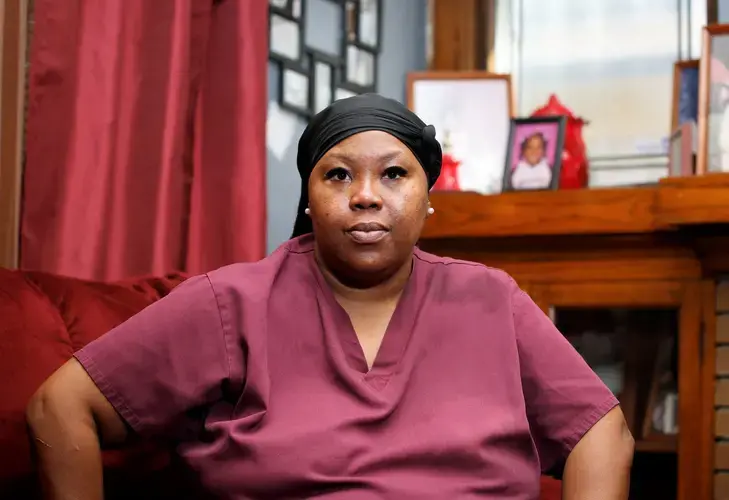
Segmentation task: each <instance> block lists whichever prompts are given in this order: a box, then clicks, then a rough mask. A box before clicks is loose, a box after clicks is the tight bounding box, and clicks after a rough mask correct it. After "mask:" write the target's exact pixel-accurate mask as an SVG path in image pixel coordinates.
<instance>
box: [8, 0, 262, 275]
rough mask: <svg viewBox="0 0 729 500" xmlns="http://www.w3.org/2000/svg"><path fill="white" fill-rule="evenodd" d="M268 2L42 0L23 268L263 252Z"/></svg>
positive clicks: (147, 267)
mask: <svg viewBox="0 0 729 500" xmlns="http://www.w3.org/2000/svg"><path fill="white" fill-rule="evenodd" d="M267 12H268V11H267V3H266V2H265V1H264V0H245V1H243V0H222V1H214V0H63V1H61V0H36V1H35V9H34V21H35V23H34V27H33V39H32V43H31V57H30V74H29V86H30V88H29V107H28V121H27V130H26V164H25V171H24V192H23V217H22V230H21V266H22V267H23V268H26V269H28V268H30V269H37V270H44V271H49V272H54V273H59V274H64V275H68V276H75V277H80V278H90V279H99V280H113V279H118V278H122V277H128V276H133V275H141V274H150V273H151V274H161V273H165V272H169V271H177V270H182V271H187V272H191V273H198V272H204V271H207V270H211V269H213V268H216V267H219V266H221V265H225V264H229V263H232V262H236V261H250V260H256V259H259V258H261V257H263V256H264V254H265V227H266V214H265V192H266V187H265V182H266V177H265V169H266V152H265V135H264V134H265V119H266V116H265V114H266V103H267V84H266V78H267V57H268V36H267V26H268V21H267V15H268V14H267Z"/></svg>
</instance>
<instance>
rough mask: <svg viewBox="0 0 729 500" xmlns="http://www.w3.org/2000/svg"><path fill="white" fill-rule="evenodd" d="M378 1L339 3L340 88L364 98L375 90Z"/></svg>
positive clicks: (379, 20) (380, 7)
mask: <svg viewBox="0 0 729 500" xmlns="http://www.w3.org/2000/svg"><path fill="white" fill-rule="evenodd" d="M383 7H384V6H383V2H382V0H343V9H342V27H343V30H344V33H343V36H342V49H341V51H342V58H343V61H342V74H341V79H340V83H342V84H343V85H341V86H340V88H342V89H344V90H346V91H349V92H354V93H355V94H364V93H367V92H374V91H375V89H376V87H377V73H378V68H377V61H378V56H379V53H380V50H381V43H380V39H381V38H382V17H383Z"/></svg>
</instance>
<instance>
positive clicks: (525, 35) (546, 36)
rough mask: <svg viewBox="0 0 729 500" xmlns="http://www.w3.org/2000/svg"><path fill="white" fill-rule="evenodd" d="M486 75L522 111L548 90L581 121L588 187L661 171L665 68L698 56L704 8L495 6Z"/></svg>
mask: <svg viewBox="0 0 729 500" xmlns="http://www.w3.org/2000/svg"><path fill="white" fill-rule="evenodd" d="M496 9H497V11H496V39H495V47H494V69H495V71H497V72H499V73H511V74H512V78H513V85H514V87H513V88H514V92H515V95H516V101H517V111H518V113H519V114H520V115H529V114H531V112H532V111H533V110H534V109H536V108H538V107H540V106H542V105H543V104H544V103H546V101H547V99H548V97H549V95H550V94H552V93H554V94H556V95H557V96H558V97H559V98H560V100H561V101H562V102H563V103H564V104H565V105H566V106H568V107H569V108H571V109H572V110H573V111H574V113H575V114H576V115H578V116H581V117H582V118H584V119H586V120H587V121H589V125H587V126H586V127H585V129H584V138H585V142H586V143H587V148H588V154H589V156H590V183H591V185H602V186H605V185H618V184H635V183H641V182H652V181H655V180H657V179H658V178H660V177H663V176H665V175H666V170H667V137H668V135H669V133H670V123H671V98H672V80H673V64H674V62H675V61H677V60H679V59H693V58H698V57H699V54H700V51H701V28H702V27H703V26H704V24H705V23H706V2H705V1H698V0H579V1H575V0H549V1H548V2H547V1H544V0H497V8H496Z"/></svg>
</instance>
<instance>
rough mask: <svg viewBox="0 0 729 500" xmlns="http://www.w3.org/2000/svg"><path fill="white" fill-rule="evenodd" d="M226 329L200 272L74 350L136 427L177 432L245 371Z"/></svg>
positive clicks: (146, 431)
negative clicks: (199, 274)
mask: <svg viewBox="0 0 729 500" xmlns="http://www.w3.org/2000/svg"><path fill="white" fill-rule="evenodd" d="M227 336H228V333H227V332H226V331H224V328H223V325H222V323H221V316H220V312H219V309H218V304H217V300H216V296H215V293H214V291H213V288H212V285H211V283H210V281H209V279H208V277H207V276H198V277H194V278H191V279H189V280H187V281H185V282H184V283H182V284H181V285H179V286H178V287H177V288H175V289H174V290H173V291H172V292H171V293H170V294H169V295H167V296H166V297H164V298H163V299H161V300H159V301H157V302H155V303H154V304H152V305H150V306H149V307H147V308H146V309H144V310H142V311H141V312H140V313H138V314H137V315H135V316H133V317H132V318H130V319H129V320H127V321H126V322H125V323H122V324H121V325H120V326H118V327H116V328H115V329H113V330H111V331H110V332H108V333H106V334H105V335H103V336H101V337H100V338H98V339H97V340H95V341H94V342H92V343H90V344H88V345H87V346H86V347H84V348H83V349H81V350H80V351H78V352H77V353H76V354H75V357H76V359H77V360H78V361H79V362H80V363H81V364H82V365H83V367H84V368H85V369H86V371H87V372H88V374H89V375H90V376H91V378H92V379H93V380H94V383H95V384H96V385H97V386H98V388H99V389H100V390H101V392H102V393H103V394H104V396H105V397H106V398H107V399H108V400H109V402H110V403H111V404H112V405H113V406H114V408H115V409H116V410H117V412H118V413H119V414H120V415H121V416H122V418H124V420H126V422H127V423H128V424H129V425H130V426H131V427H132V428H133V429H134V430H135V431H137V432H138V433H141V434H168V433H169V434H171V435H173V436H175V437H179V436H178V435H177V434H176V433H178V432H184V431H187V430H189V429H190V427H191V426H194V425H195V424H200V423H201V420H202V417H201V415H204V409H205V407H206V406H209V405H211V404H213V403H214V402H216V401H219V400H221V398H223V395H224V394H223V393H224V390H225V387H226V386H227V382H228V381H230V380H231V378H235V377H242V370H243V367H242V363H243V361H242V360H243V356H242V353H237V352H232V351H233V350H234V349H235V345H236V343H235V342H229V341H228V340H229V339H228V338H227ZM201 410H202V411H201ZM196 415H197V416H196Z"/></svg>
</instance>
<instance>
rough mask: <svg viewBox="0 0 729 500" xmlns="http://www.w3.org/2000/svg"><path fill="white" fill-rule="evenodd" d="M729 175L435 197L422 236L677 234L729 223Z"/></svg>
mask: <svg viewBox="0 0 729 500" xmlns="http://www.w3.org/2000/svg"><path fill="white" fill-rule="evenodd" d="M726 200H729V174H727V173H710V174H706V175H704V176H693V177H684V178H667V179H664V180H663V181H661V182H660V183H659V184H658V185H655V186H650V187H639V188H621V189H575V190H561V191H532V192H509V193H502V194H500V195H491V196H485V195H481V194H478V193H472V192H433V193H431V195H430V201H431V203H432V205H433V208H434V209H435V214H434V215H433V217H430V218H429V220H428V222H427V223H426V224H425V227H424V229H423V233H422V238H423V239H424V240H428V239H443V238H489V239H493V238H504V237H512V238H515V237H525V236H555V235H561V236H568V235H585V234H601V235H612V234H641V233H643V234H645V233H653V232H676V231H677V230H679V229H681V228H682V227H684V226H686V227H689V226H690V227H697V226H702V225H703V226H709V225H716V224H724V225H729V204H727V202H726Z"/></svg>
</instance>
